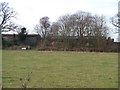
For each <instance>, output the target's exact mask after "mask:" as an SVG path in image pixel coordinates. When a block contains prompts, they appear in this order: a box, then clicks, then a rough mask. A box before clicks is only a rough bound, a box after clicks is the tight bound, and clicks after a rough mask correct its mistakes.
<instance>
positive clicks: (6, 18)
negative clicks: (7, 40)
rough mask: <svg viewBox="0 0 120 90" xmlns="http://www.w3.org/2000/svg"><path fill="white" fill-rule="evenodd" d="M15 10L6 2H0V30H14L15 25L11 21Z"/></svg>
mask: <svg viewBox="0 0 120 90" xmlns="http://www.w3.org/2000/svg"><path fill="white" fill-rule="evenodd" d="M15 16H16V12H15V11H14V10H13V9H12V8H10V7H9V6H8V3H6V2H2V3H0V32H7V31H10V30H14V29H15V28H16V27H17V25H15V24H14V23H13V22H11V20H12V18H15Z"/></svg>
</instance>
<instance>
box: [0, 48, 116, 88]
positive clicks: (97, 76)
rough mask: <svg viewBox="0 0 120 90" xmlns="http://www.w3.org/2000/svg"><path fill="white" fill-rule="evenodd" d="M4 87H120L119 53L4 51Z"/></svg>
mask: <svg viewBox="0 0 120 90" xmlns="http://www.w3.org/2000/svg"><path fill="white" fill-rule="evenodd" d="M2 56H3V58H2V62H3V87H6V88H13V87H14V88H15V87H16V88H19V87H21V82H20V78H24V77H26V76H27V75H28V74H29V73H30V72H32V74H31V76H30V77H31V80H30V83H29V84H28V87H30V88H41V87H42V88H117V87H118V54H117V53H90V52H40V51H10V50H4V51H3V55H2Z"/></svg>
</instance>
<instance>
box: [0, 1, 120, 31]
mask: <svg viewBox="0 0 120 90" xmlns="http://www.w3.org/2000/svg"><path fill="white" fill-rule="evenodd" d="M3 1H5V2H8V3H9V6H10V7H13V8H14V10H15V11H17V13H18V14H17V19H16V20H15V22H16V23H17V24H20V25H22V26H25V27H26V28H27V29H33V28H34V26H35V24H37V23H38V22H39V19H40V18H42V17H43V16H48V17H49V18H50V21H52V22H54V21H56V20H57V19H58V17H59V16H62V15H65V14H71V13H75V12H77V11H80V10H82V11H86V12H90V13H92V14H98V15H104V16H106V17H107V18H110V17H112V16H114V15H115V14H116V13H117V12H118V1H119V0H0V2H3Z"/></svg>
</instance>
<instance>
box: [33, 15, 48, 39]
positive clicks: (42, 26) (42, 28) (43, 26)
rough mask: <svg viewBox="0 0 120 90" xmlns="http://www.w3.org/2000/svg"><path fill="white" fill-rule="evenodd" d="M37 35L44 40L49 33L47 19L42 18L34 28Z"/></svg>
mask: <svg viewBox="0 0 120 90" xmlns="http://www.w3.org/2000/svg"><path fill="white" fill-rule="evenodd" d="M35 30H36V31H37V33H38V34H39V35H40V36H41V37H42V38H43V39H45V38H46V37H47V35H48V34H49V31H50V22H49V18H48V17H43V18H41V19H40V21H39V24H37V25H36V26H35Z"/></svg>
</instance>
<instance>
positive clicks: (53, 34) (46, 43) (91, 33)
mask: <svg viewBox="0 0 120 90" xmlns="http://www.w3.org/2000/svg"><path fill="white" fill-rule="evenodd" d="M14 17H15V11H14V10H13V9H11V8H10V7H9V6H8V3H5V2H3V3H1V4H0V19H1V22H0V31H1V32H6V31H10V30H18V31H19V33H18V35H19V37H20V38H19V40H20V41H21V44H23V43H22V41H24V40H25V37H27V34H26V28H24V27H20V26H18V25H16V24H15V23H13V22H11V21H10V19H11V18H14ZM111 21H112V24H113V25H116V22H115V19H114V17H113V18H112V19H111ZM34 31H36V33H37V34H38V35H39V40H38V43H37V45H36V47H37V48H38V49H46V50H48V49H49V48H50V49H51V48H52V49H55V50H58V49H61V50H86V49H88V50H93V51H94V49H95V50H99V51H104V50H106V51H109V50H108V49H110V48H112V49H113V48H114V49H115V47H116V46H114V45H113V43H112V42H113V40H112V39H111V38H110V37H109V38H108V34H109V26H108V25H107V22H106V18H105V16H100V15H93V14H91V13H89V12H84V11H79V12H77V13H74V14H66V15H63V16H60V17H59V18H58V20H57V21H56V22H50V21H49V17H48V16H45V17H42V18H40V20H39V22H38V24H36V26H35V27H34Z"/></svg>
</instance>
